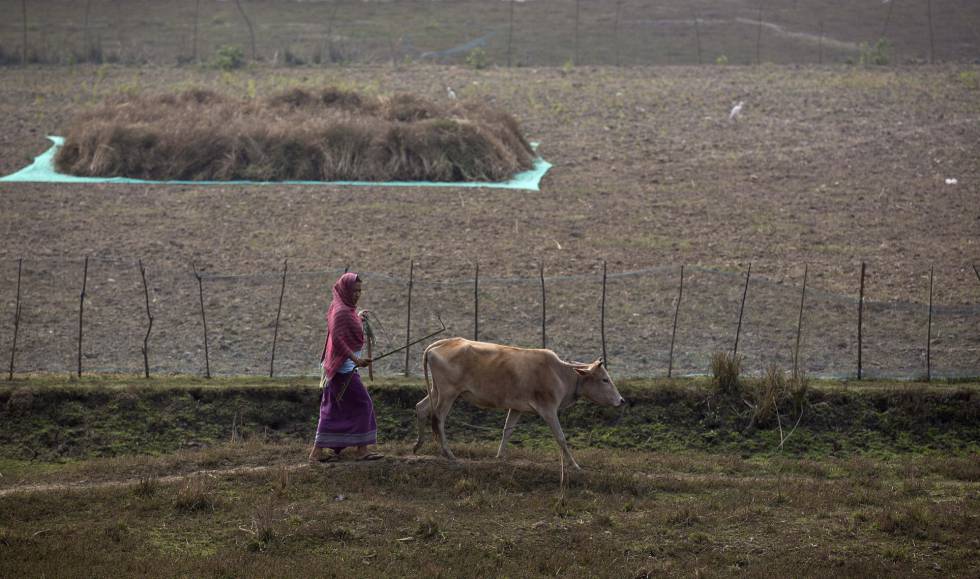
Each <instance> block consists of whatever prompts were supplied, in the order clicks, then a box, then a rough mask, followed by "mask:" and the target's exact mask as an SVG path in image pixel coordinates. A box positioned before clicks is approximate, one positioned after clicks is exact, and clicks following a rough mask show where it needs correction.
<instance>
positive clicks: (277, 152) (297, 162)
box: [55, 87, 534, 181]
mask: <svg viewBox="0 0 980 579" xmlns="http://www.w3.org/2000/svg"><path fill="white" fill-rule="evenodd" d="M533 158H534V154H533V151H532V149H531V147H530V145H529V144H528V142H527V140H526V139H525V138H524V136H523V135H522V134H521V130H520V126H519V124H518V123H517V121H516V120H515V119H514V117H512V116H511V115H509V114H508V113H506V112H504V111H501V110H499V109H494V108H492V107H489V106H487V105H485V104H483V103H479V102H461V103H460V102H454V103H451V104H441V103H436V102H433V101H428V100H425V99H422V98H419V97H416V96H414V95H410V94H397V95H394V96H391V97H373V96H366V95H361V94H359V93H355V92H351V91H344V90H341V89H337V88H333V87H328V88H324V89H321V90H319V91H309V90H305V89H299V88H294V89H291V90H289V91H286V92H283V93H280V94H277V95H273V96H271V97H268V98H266V99H252V100H245V99H233V98H231V97H227V96H224V95H220V94H218V93H215V92H211V91H207V90H200V89H197V90H190V91H186V92H183V93H180V94H167V95H157V96H134V97H129V96H127V97H116V98H111V99H109V100H107V101H106V102H104V103H103V104H102V105H100V106H98V107H96V108H94V109H91V110H89V111H86V112H83V113H81V114H80V115H78V116H77V117H76V118H75V120H74V122H73V123H72V125H71V126H70V128H69V130H68V131H67V134H66V135H65V144H64V146H63V147H62V148H61V149H60V150H59V151H58V154H57V156H56V157H55V164H56V166H57V168H58V170H59V171H61V172H63V173H69V174H72V175H82V176H100V177H130V178H137V179H150V180H160V181H167V180H181V181H202V180H208V181H230V180H250V181H285V180H302V181H338V180H356V181H392V180H395V181H500V180H504V179H507V178H509V177H510V176H511V175H513V174H514V173H516V172H519V171H523V170H527V169H530V168H531V166H532V165H533Z"/></svg>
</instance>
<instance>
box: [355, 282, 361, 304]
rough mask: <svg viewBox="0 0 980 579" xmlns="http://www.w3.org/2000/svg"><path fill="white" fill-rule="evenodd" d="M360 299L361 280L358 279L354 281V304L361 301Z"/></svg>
mask: <svg viewBox="0 0 980 579" xmlns="http://www.w3.org/2000/svg"><path fill="white" fill-rule="evenodd" d="M360 299H361V280H357V281H355V282H354V305H355V306H356V305H357V302H358V301H360Z"/></svg>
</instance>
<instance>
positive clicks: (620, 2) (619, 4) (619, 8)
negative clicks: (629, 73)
mask: <svg viewBox="0 0 980 579" xmlns="http://www.w3.org/2000/svg"><path fill="white" fill-rule="evenodd" d="M622 11H623V0H616V19H615V21H614V23H613V42H614V43H615V44H614V45H613V54H614V55H615V63H616V66H620V65H621V64H622V62H621V60H620V42H619V22H620V14H621V13H622Z"/></svg>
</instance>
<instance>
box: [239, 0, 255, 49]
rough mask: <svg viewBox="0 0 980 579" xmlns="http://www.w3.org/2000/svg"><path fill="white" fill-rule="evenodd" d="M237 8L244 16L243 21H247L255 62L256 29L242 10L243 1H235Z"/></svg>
mask: <svg viewBox="0 0 980 579" xmlns="http://www.w3.org/2000/svg"><path fill="white" fill-rule="evenodd" d="M235 6H237V7H238V12H240V13H241V15H242V20H244V21H245V25H246V26H248V37H249V39H251V41H252V61H253V62H254V61H255V28H254V27H252V21H251V20H249V18H248V14H245V9H244V8H242V0H235Z"/></svg>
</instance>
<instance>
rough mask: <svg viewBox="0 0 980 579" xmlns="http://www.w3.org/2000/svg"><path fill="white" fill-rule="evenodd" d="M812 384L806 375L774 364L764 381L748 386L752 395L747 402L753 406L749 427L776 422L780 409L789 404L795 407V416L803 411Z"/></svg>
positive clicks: (763, 425)
mask: <svg viewBox="0 0 980 579" xmlns="http://www.w3.org/2000/svg"><path fill="white" fill-rule="evenodd" d="M809 384H810V381H809V379H808V378H807V376H806V374H803V373H798V374H796V375H793V374H787V373H786V372H783V370H782V369H780V368H779V367H778V366H775V365H773V366H770V367H769V368H768V369H767V370H766V375H765V376H764V377H763V378H762V380H760V381H759V382H757V383H751V384H749V385H748V386H747V387H746V388H744V390H745V394H747V396H748V400H746V404H748V405H749V406H750V407H751V409H752V419H751V421H750V423H749V428H752V427H768V426H772V425H774V424H776V423H777V422H778V420H779V417H778V416H777V414H778V413H779V412H780V408H781V407H784V406H786V405H787V403H789V404H790V405H791V406H792V413H793V415H794V416H795V415H797V414H799V413H800V412H801V411H802V408H803V405H804V403H805V402H806V395H807V391H808V390H809Z"/></svg>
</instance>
